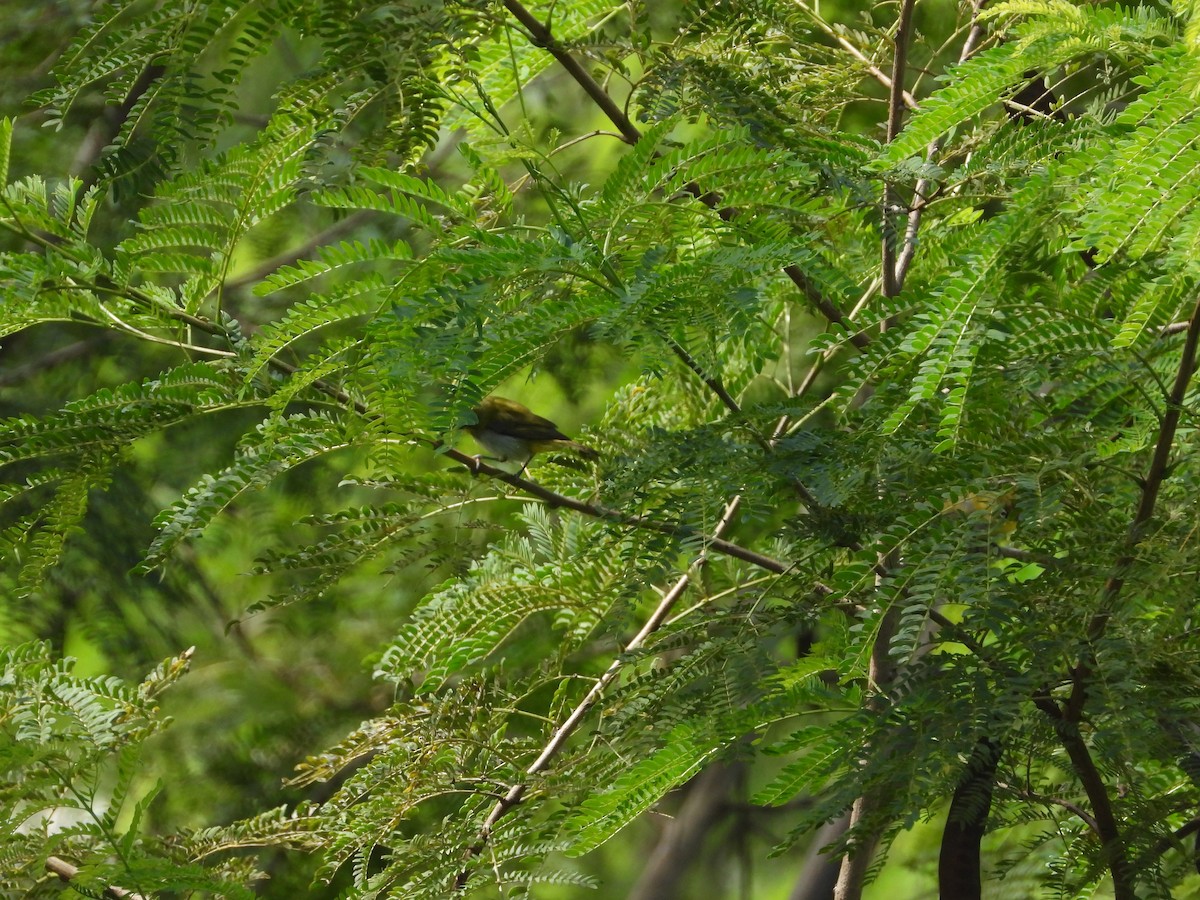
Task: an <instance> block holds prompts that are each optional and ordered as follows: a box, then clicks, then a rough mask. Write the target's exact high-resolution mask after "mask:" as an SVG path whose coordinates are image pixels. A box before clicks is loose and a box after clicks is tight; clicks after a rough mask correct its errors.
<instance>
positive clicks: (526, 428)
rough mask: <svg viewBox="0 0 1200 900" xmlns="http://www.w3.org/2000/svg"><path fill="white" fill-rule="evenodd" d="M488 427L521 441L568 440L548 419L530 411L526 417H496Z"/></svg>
mask: <svg viewBox="0 0 1200 900" xmlns="http://www.w3.org/2000/svg"><path fill="white" fill-rule="evenodd" d="M488 427H489V428H490V429H491V430H492V431H495V432H498V433H499V434H507V435H510V436H511V437H515V438H520V439H521V440H523V441H569V440H570V438H569V437H567V436H566V435H565V434H563V433H562V432H561V431H559V430H558V426H557V425H555V424H554V423H553V422H551V421H550V420H549V419H543V418H542V417H541V416H538V415H534V414H533V413H530V414H529V416H528V418H526V419H521V420H517V419H512V418H508V417H504V416H502V417H498V418H496V419H495V420H493V421H492V422H491V423H490V424H489V425H488Z"/></svg>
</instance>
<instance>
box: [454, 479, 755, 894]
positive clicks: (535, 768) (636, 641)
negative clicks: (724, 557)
mask: <svg viewBox="0 0 1200 900" xmlns="http://www.w3.org/2000/svg"><path fill="white" fill-rule="evenodd" d="M741 501H742V498H741V497H734V498H733V499H732V500H730V501H729V503H728V504H726V506H725V510H724V512H723V513H722V515H721V520H720V522H718V523H717V527H716V528H714V529H713V535H714V539H719V538H720V535H721V534H723V533H724V531H725V529H726V528H728V527H729V525H730V524H731V523H732V521H733V517H734V516H735V515H737V511H738V508H739V507H740V506H741ZM707 558H708V556H707V549H706V550H705V551H703V552H701V554H700V555H699V556H697V557H696V559H695V560H693V562H692V564H691V565H690V566H689V567H688V569H687V571H686V572H684V573H683V574H682V575H681V576H679V579H678V580H677V581H676V582H675V584H674V585H672V586H671V589H670V590H669V591H667V593H666V594H665V595H664V596H663V598H662V600H660V601H659V603H658V606H656V607H655V608H654V611H653V612H652V613H651V614H650V616H649V618H647V619H646V622H645V624H643V625H642V628H641V630H640V631H638V633H637V634H636V635H634V636H633V638H632V639H631V640H630V641H629V643H628V644H626V645H625V649H624V650H623V651H622V652H621V653H620V655H618V656H617V657H616V659H614V660H613V661H612V662H611V663H609V665H608V668H607V669H605V670H604V674H603V675H601V676H600V677H599V678H597V679H596V683H595V684H593V685H592V687H591V690H589V691H588V692H587V694H585V695H584V697H583V699H582V700H580V701H579V703H578V704H577V705H576V706H575V708H574V709H573V710H571V714H570V715H568V716H567V718H566V719H565V720H563V723H562V724H561V725H559V726H558V728H556V729H555V730H554V733H553V734H552V735H551V736H550V740H549V741H548V742H547V743H546V746H545V747H543V748H542V752H541V753H540V754H538V757H537V759H535V760H534V761H533V762H532V763H530V765H529V768H527V769H526V770H525V774H526V775H527V776H533V775H536V774H538V773H539V772H541V771H542V770H543V769H545V768H546V767H547V766H549V764H550V761H551V760H553V759H554V757H555V756H557V755H558V753H559V751H560V750H562V748H563V746H564V745H565V744H566V742H567V739H568V738H569V737H570V736H571V735H572V734H573V733H574V731H575V729H576V728H578V727H579V723H580V722H582V721H583V719H584V717H585V716H586V715H587V714H588V712H590V711H591V709H592V707H593V706H595V705H596V703H597V702H598V701H599V700H600V697H601V696H602V695H603V694H604V691H605V689H606V688H607V687H608V686H609V685H610V684H612V682H613V681H614V680H615V679H616V677H617V675H618V674H619V673H620V671H621V669H622V668H624V666H625V657H626V656H628V655H629V654H630V653H631V652H633V651H634V650H637V649H638V648H639V647H641V646H642V645H643V644H645V643H646V641H647V640H648V639H649V637H650V636H651V635H652V634H654V632H656V631H657V630H658V629H659V627H661V626H662V624H663V623H664V622H665V621H666V620H667V616H668V615H669V614H670V612H671V608H672V607H673V606H674V605H675V603H676V602H677V601H678V600H679V598H680V597H682V596H683V593H684V591H686V590H687V588H688V585H689V584H691V580H692V574H693V573H694V572H696V571H698V570H699V568H700V567H701V566H703V565H704V563H705V562H706V561H707ZM528 789H529V784H528V782H519V783H517V784H514V785H512V786H511V787H510V788H509V789H508V791H507V793H505V795H504V796H503V797H501V798H500V799H499V800H498V801H496V805H495V806H493V807H492V811H491V812H490V813H489V814H488V817H487V819H485V820H484V823H483V825H482V826H481V827H480V829H479V834H478V837H477V838H476V841H475V843H474V844H472V845H471V846H470V847H468V848H467V851H466V859H467V860H468V861H469V860H471V859H473V858H474V857H476V856H478V855H479V854H480V853H482V852H483V849H484V847H486V846H487V843H488V840H489V839H490V838H491V835H492V830H493V829H494V828H495V827H496V823H497V822H499V821H500V820H501V819H502V818H504V816H505V815H506V814H507V813H508V811H509V810H511V809H512V808H513V807H514V806H516V805H517V804H518V803H520V802H521V800H522V799H523V798H524V796H525V792H526V791H527V790H528ZM470 878H471V870H470V869H468V868H463V869H462V870H461V871H460V872H459V873H458V877H457V878H455V880H454V890H455V891H462V890H463V889H465V888H466V886H467V882H468V881H469V880H470Z"/></svg>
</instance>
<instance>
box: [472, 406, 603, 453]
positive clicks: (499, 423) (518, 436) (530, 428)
mask: <svg viewBox="0 0 1200 900" xmlns="http://www.w3.org/2000/svg"><path fill="white" fill-rule="evenodd" d="M471 412H473V413H474V414H475V420H476V421H475V424H473V425H468V426H466V430H467V431H468V432H469V433H470V435H471V437H473V438H475V440H476V442H478V444H479V446H481V447H483V449H484V450H486V451H487V452H488V453H489V454H490V455H491V456H492V457H493V458H495V459H497V460H500V461H501V462H506V461H508V460H519V461H521V462H522V463H527V462H529V460H530V458H532V457H533V455H534V454H535V453H544V452H546V451H550V450H565V451H569V452H571V453H577V454H579V455H580V456H582V457H584V458H586V459H592V458H594V457H595V456H597V453H596V451H595V450H593V449H592V448H591V447H588V446H587V445H585V444H581V443H579V442H578V441H574V440H572V439H571V438H569V437H567V436H566V435H565V434H563V433H562V432H561V431H559V430H558V426H557V425H555V424H554V423H553V422H551V421H550V420H549V419H544V418H542V417H541V416H539V415H537V414H536V413H534V412H531V411H530V410H528V409H526V408H525V407H524V406H522V405H521V404H520V403H517V402H515V401H513V400H507V399H505V398H504V397H488V398H486V399H485V400H483V402H481V403H480V404H479V405H478V406H476V407H475V408H474V409H473V410H471Z"/></svg>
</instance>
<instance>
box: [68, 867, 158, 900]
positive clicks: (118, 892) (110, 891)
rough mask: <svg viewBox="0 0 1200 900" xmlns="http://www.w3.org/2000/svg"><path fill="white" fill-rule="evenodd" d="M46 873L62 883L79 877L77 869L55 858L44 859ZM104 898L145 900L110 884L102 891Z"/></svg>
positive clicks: (139, 895) (138, 895)
mask: <svg viewBox="0 0 1200 900" xmlns="http://www.w3.org/2000/svg"><path fill="white" fill-rule="evenodd" d="M46 871H47V872H50V873H51V874H53V875H57V876H58V877H59V879H61V880H62V881H73V880H74V879H76V878H78V877H79V869H78V868H77V867H75V866H73V865H71V864H70V863H69V862H67V861H66V860H65V859H59V858H58V857H57V856H48V857H46ZM104 896H105V897H112V898H113V900H145V898H144V897H142V895H141V894H135V893H134V892H133V891H127V890H125V888H123V887H117V886H116V885H115V884H110V885H109V886H108V887H106V888H105V889H104Z"/></svg>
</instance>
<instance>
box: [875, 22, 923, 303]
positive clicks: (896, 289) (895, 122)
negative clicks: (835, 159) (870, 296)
mask: <svg viewBox="0 0 1200 900" xmlns="http://www.w3.org/2000/svg"><path fill="white" fill-rule="evenodd" d="M915 6H916V0H903V2H901V4H900V16H899V22H898V23H897V25H896V50H895V53H894V54H893V55H892V88H891V96H890V97H889V98H888V118H887V142H888V143H889V144H890V143H891V142H892V141H894V140H895V139H896V136H897V135H898V134H900V123H901V120H902V119H903V117H904V98H903V97H902V96H901V95H902V93H903V91H904V75H905V73H906V72H907V71H908V44H909V41H910V40H911V38H912V16H913V7H915ZM898 206H899V200H898V199H897V193H896V188H895V186H894V185H893V184H892V182H891V181H890V180H885V181H884V183H883V242H882V268H883V295H884V296H885V297H895V296H896V295H897V294H898V293H900V281H899V279H898V277H897V276H898V272H897V269H896V229H895V210H896V208H897V207H898Z"/></svg>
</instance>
